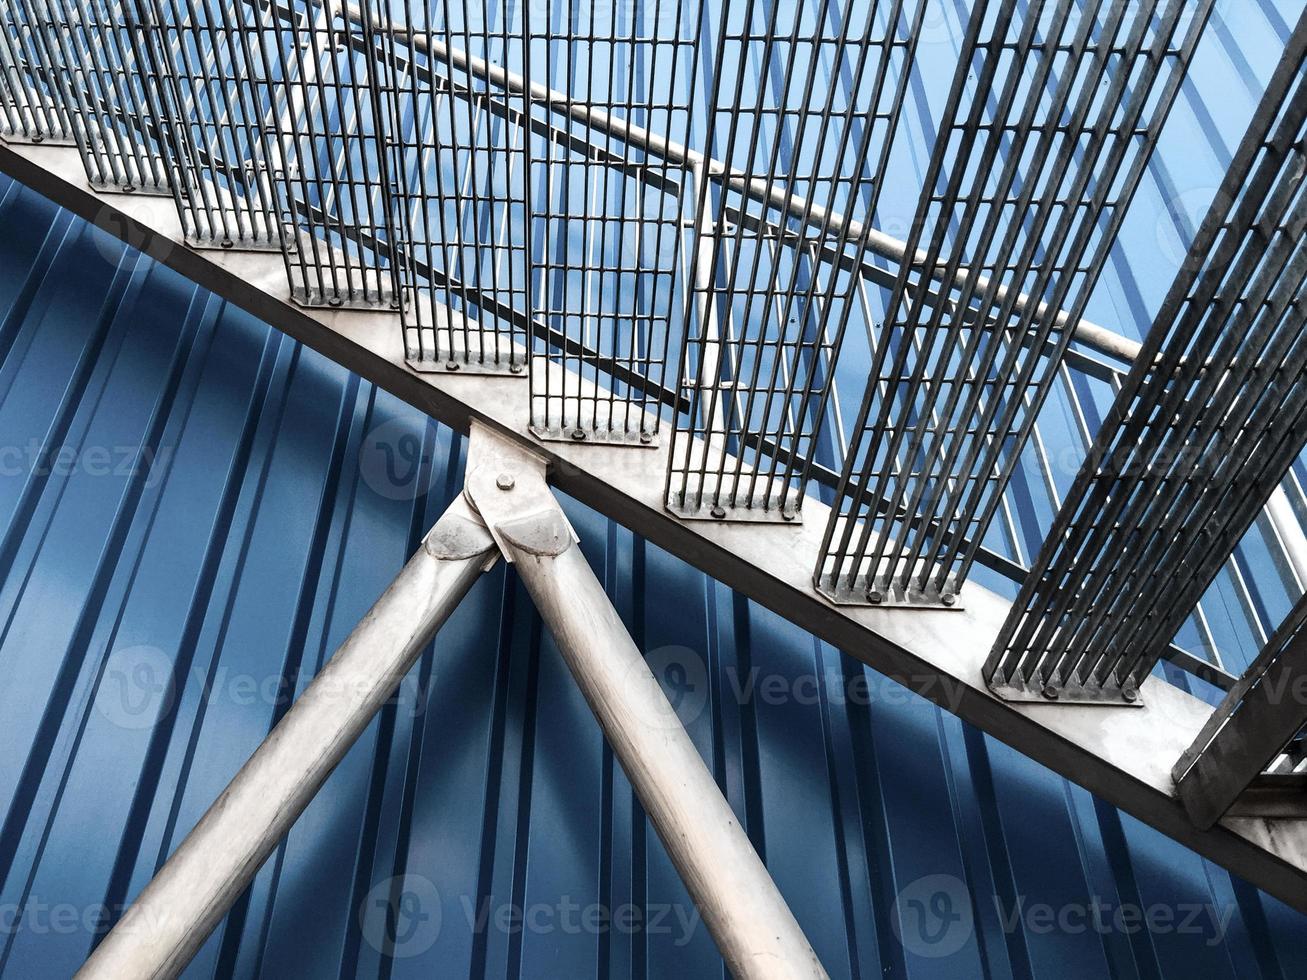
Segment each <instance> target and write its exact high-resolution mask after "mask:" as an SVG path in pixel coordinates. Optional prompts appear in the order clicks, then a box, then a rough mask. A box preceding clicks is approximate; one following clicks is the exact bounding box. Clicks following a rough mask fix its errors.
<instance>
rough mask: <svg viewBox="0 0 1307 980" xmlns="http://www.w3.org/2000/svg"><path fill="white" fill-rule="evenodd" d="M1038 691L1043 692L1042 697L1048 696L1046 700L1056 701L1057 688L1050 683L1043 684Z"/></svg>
mask: <svg viewBox="0 0 1307 980" xmlns="http://www.w3.org/2000/svg"><path fill="white" fill-rule="evenodd" d="M1040 693H1041V694H1043V695H1044V697H1046V698H1048V700H1050V701H1056V700H1057V696H1058V689H1057V688H1056V687H1055V686H1054V685H1052V684H1045V685H1044V690H1043V691H1041V692H1040Z"/></svg>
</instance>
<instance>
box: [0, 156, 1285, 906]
mask: <svg viewBox="0 0 1307 980" xmlns="http://www.w3.org/2000/svg"><path fill="white" fill-rule="evenodd" d="M0 170H3V171H4V172H5V173H8V174H9V175H10V176H12V177H14V178H15V179H17V180H19V181H21V182H23V183H25V184H26V185H28V186H29V187H31V188H33V189H35V190H36V191H38V192H40V193H43V194H45V195H46V196H47V197H49V198H50V199H52V200H53V201H55V202H56V203H58V204H60V205H62V206H64V207H66V208H68V209H69V210H71V211H73V212H74V213H76V214H78V215H80V216H82V217H84V218H86V219H88V220H90V221H93V222H95V223H96V224H97V225H98V226H99V227H101V228H102V229H104V230H105V231H107V232H109V233H110V234H113V235H115V236H117V237H118V238H120V239H122V240H124V241H126V242H128V243H129V244H131V245H133V246H135V247H137V248H139V249H141V250H143V251H145V252H146V253H148V254H149V255H151V256H153V257H154V258H156V259H158V260H159V261H160V262H162V263H164V264H165V265H167V266H169V267H170V268H173V269H175V270H176V271H178V272H179V273H181V274H182V275H185V276H187V277H189V278H190V279H191V280H193V281H194V282H197V283H199V284H200V285H202V286H204V287H206V288H208V289H210V290H212V291H214V292H215V293H216V294H218V295H219V296H221V297H223V298H225V299H226V300H228V301H229V302H231V303H233V304H234V305H236V306H239V307H240V308H242V309H244V310H246V311H248V312H249V313H251V314H253V315H254V316H257V317H259V318H260V319H262V320H264V321H265V322H267V323H269V324H271V325H272V326H274V327H276V328H278V329H280V330H282V331H283V332H285V333H286V334H288V335H289V336H291V337H294V338H295V339H297V340H300V341H302V342H303V343H305V344H307V345H308V346H310V347H312V348H314V349H315V350H318V351H320V352H321V353H323V354H325V355H326V356H328V357H330V358H332V359H333V360H335V361H337V362H338V363H339V364H341V365H343V366H344V367H346V368H348V369H349V370H352V371H354V372H356V373H358V374H359V375H361V376H362V377H364V378H366V379H367V380H369V381H371V382H373V383H375V384H377V385H379V386H380V387H382V388H384V389H385V390H387V391H389V392H391V393H393V394H394V395H396V396H397V397H399V398H401V399H403V400H404V401H406V402H408V403H409V404H411V405H413V406H415V407H417V408H419V409H420V410H422V411H425V412H427V413H428V414H430V415H432V416H433V417H435V418H436V419H438V420H440V421H441V422H443V423H445V424H447V425H449V426H451V427H452V428H454V429H456V430H458V431H460V432H467V431H468V430H469V429H470V427H471V424H472V422H473V421H476V422H480V423H482V424H485V425H486V426H488V427H490V428H492V429H494V430H495V431H497V432H499V433H501V434H503V435H505V436H507V437H509V438H510V439H514V440H517V441H518V442H520V443H522V444H523V445H530V446H533V447H534V448H535V451H536V452H538V453H540V454H541V455H542V456H544V458H545V459H546V460H547V461H548V462H549V466H550V482H551V484H552V485H553V486H554V487H555V488H556V489H558V490H560V491H562V492H564V493H567V494H569V495H570V496H572V497H574V498H575V499H577V500H578V501H579V502H581V503H582V504H584V505H586V506H588V507H592V508H594V509H595V510H597V511H598V512H600V513H602V514H604V515H605V516H607V517H609V518H611V519H613V520H615V521H618V522H619V523H621V524H622V525H624V526H625V527H627V528H629V529H630V530H631V531H633V532H634V533H636V534H639V535H641V536H643V537H644V538H646V539H647V540H648V541H650V542H651V543H652V544H654V545H656V546H657V547H660V548H662V549H664V550H666V551H668V552H669V553H671V554H673V555H676V556H677V557H679V558H681V559H682V560H684V561H687V562H689V563H691V564H693V565H695V566H697V567H698V568H700V569H702V570H703V571H704V572H706V573H707V574H710V575H712V576H713V577H714V578H716V579H717V580H718V581H720V582H722V583H723V584H724V585H726V586H728V587H729V588H733V589H736V590H738V591H739V592H741V593H742V594H744V595H746V596H748V597H749V598H751V599H753V600H754V601H756V602H758V603H760V604H762V605H764V606H766V607H767V608H769V609H772V610H774V611H775V612H776V613H777V614H778V615H781V616H784V617H785V618H787V619H789V620H790V621H791V622H793V623H795V624H796V625H798V626H800V627H802V628H804V629H806V630H809V631H810V632H812V633H813V634H814V635H815V636H817V637H818V638H820V639H822V640H824V641H826V642H828V643H830V644H832V645H834V646H836V647H838V648H839V649H841V650H843V651H844V652H845V653H846V654H848V655H850V656H852V657H855V658H857V659H858V660H860V661H862V662H863V663H866V664H868V665H870V666H871V667H873V668H874V669H876V670H877V671H879V672H880V673H882V674H884V675H886V676H888V677H890V678H892V679H894V680H896V681H898V682H899V683H902V684H903V685H905V686H907V687H908V688H910V689H911V690H913V691H915V692H917V693H918V694H920V695H922V696H923V697H926V698H928V699H929V700H931V701H933V702H935V703H936V704H938V705H940V706H941V707H943V708H945V709H947V710H949V711H951V712H953V713H955V714H957V715H958V716H960V717H961V718H963V719H964V720H966V721H968V722H969V723H971V724H974V725H976V726H977V727H978V728H980V729H982V730H983V731H985V732H987V733H989V734H991V735H993V736H994V737H996V738H998V739H1000V740H1002V741H1003V742H1006V743H1007V744H1009V745H1011V746H1013V747H1014V748H1016V749H1017V750H1018V751H1021V752H1023V753H1025V754H1026V755H1028V756H1030V757H1031V758H1032V759H1034V760H1036V761H1038V762H1039V763H1041V764H1043V765H1045V766H1047V767H1049V768H1050V769H1052V770H1054V771H1055V772H1057V773H1060V774H1061V775H1063V776H1065V777H1067V778H1068V779H1071V780H1073V781H1074V782H1076V783H1078V784H1079V785H1081V786H1084V787H1085V788H1086V789H1088V790H1090V791H1091V792H1094V793H1097V794H1098V795H1099V796H1101V797H1102V798H1103V799H1104V800H1106V801H1107V802H1108V803H1110V804H1112V805H1113V806H1117V807H1120V808H1121V809H1123V810H1125V811H1127V812H1128V813H1130V814H1132V815H1134V816H1135V817H1137V818H1139V819H1140V820H1143V821H1144V822H1146V823H1148V824H1150V825H1152V826H1153V827H1155V828H1157V829H1158V830H1160V831H1162V832H1163V833H1165V834H1168V835H1169V836H1171V837H1173V838H1175V839H1176V840H1178V841H1179V842H1181V843H1182V844H1184V845H1186V846H1188V847H1191V848H1193V849H1194V850H1196V851H1198V852H1199V853H1201V854H1203V855H1204V856H1206V857H1208V858H1210V859H1211V860H1213V861H1216V862H1218V863H1220V864H1222V865H1224V866H1225V867H1227V868H1229V869H1231V870H1232V871H1234V872H1236V873H1238V874H1239V875H1241V876H1243V877H1244V878H1246V879H1248V880H1249V881H1250V882H1252V883H1253V884H1255V885H1256V886H1258V887H1260V888H1263V889H1265V890H1266V891H1268V892H1270V893H1272V894H1274V895H1276V896H1277V897H1279V898H1280V899H1282V900H1284V901H1286V902H1288V903H1289V904H1291V905H1293V906H1295V907H1296V908H1298V909H1300V910H1302V911H1304V912H1307V819H1303V818H1299V817H1293V818H1274V819H1272V818H1264V817H1235V816H1226V817H1225V818H1223V819H1222V820H1221V821H1219V822H1218V823H1217V824H1215V825H1214V826H1213V827H1212V828H1210V829H1208V830H1200V829H1198V828H1196V827H1195V826H1194V825H1193V823H1192V821H1191V820H1190V819H1189V817H1188V815H1187V814H1186V813H1185V810H1184V807H1183V806H1182V804H1181V803H1180V801H1179V799H1178V798H1177V796H1176V794H1175V787H1174V784H1173V782H1172V779H1171V772H1170V769H1171V765H1172V764H1173V763H1174V762H1175V760H1176V759H1178V758H1179V757H1180V755H1181V754H1182V753H1183V752H1184V751H1185V749H1187V748H1188V747H1189V745H1190V744H1191V743H1192V742H1193V740H1194V738H1195V737H1196V736H1197V735H1198V733H1199V732H1200V731H1201V729H1202V727H1203V725H1204V724H1205V722H1206V721H1207V719H1208V717H1209V716H1210V714H1211V708H1210V706H1208V705H1207V704H1205V703H1204V702H1202V701H1200V700H1199V699H1198V698H1195V697H1193V696H1191V695H1189V694H1187V693H1185V692H1184V691H1181V690H1180V689H1178V688H1176V687H1173V686H1171V685H1169V684H1167V683H1165V682H1163V681H1160V680H1158V679H1156V678H1150V679H1148V680H1147V681H1146V682H1145V685H1146V686H1145V694H1146V696H1147V697H1146V701H1147V703H1146V705H1145V706H1144V707H1142V708H1126V707H1110V706H1109V707H1103V708H1101V709H1096V710H1095V711H1092V712H1085V711H1076V710H1069V711H1068V710H1065V709H1064V707H1063V706H1059V705H1048V704H1023V703H1009V702H1006V701H1003V700H1001V699H1000V698H998V697H996V696H995V695H994V694H993V693H992V692H991V691H989V689H988V688H987V687H986V685H985V681H984V678H983V677H982V675H981V668H982V666H983V664H984V661H985V657H986V655H987V654H988V652H989V649H990V647H991V646H992V645H993V643H994V641H995V640H996V638H997V637H998V633H999V629H1000V627H1001V626H1002V623H1003V621H1004V619H1005V618H1006V617H1007V614H1008V611H1009V609H1010V603H1008V602H1007V601H1006V600H1005V599H1003V598H1002V597H1000V596H998V595H996V594H994V593H992V592H990V591H988V590H987V589H984V588H982V587H980V586H979V585H976V584H974V583H973V584H972V585H971V586H970V587H969V588H968V599H967V607H966V609H965V610H964V611H962V612H952V611H948V612H946V611H942V610H920V611H918V612H916V613H914V614H912V615H904V614H903V613H902V612H900V611H896V610H892V609H877V608H875V607H861V606H843V607H837V606H834V605H832V604H831V603H829V602H827V601H826V600H825V599H823V598H822V597H821V596H820V595H818V594H817V592H816V591H815V590H814V589H813V588H812V581H811V569H812V568H813V567H814V565H815V562H816V559H817V555H818V553H819V548H820V544H821V528H822V526H823V524H824V522H825V518H826V517H827V516H828V513H829V509H828V508H826V507H825V505H824V504H822V503H821V502H820V501H818V500H811V501H808V502H807V503H806V504H805V513H808V514H810V515H811V518H810V519H809V520H806V521H805V522H804V523H802V524H799V525H794V524H763V525H726V524H718V523H708V522H703V521H694V522H688V521H681V520H679V519H677V518H676V517H674V516H673V515H671V514H669V513H668V512H667V510H666V508H665V507H664V496H663V489H664V475H665V473H666V466H667V456H666V450H665V449H664V448H662V447H659V448H655V449H639V450H632V449H628V448H626V447H620V446H603V445H598V444H576V443H558V442H551V443H540V442H538V441H536V440H535V439H534V438H533V437H532V436H531V435H530V434H529V421H530V420H529V412H528V407H527V404H526V399H524V398H523V397H522V394H521V388H520V387H519V386H518V385H517V384H516V382H515V381H514V380H513V379H511V378H504V377H470V376H462V375H459V374H439V375H432V374H419V373H417V372H415V371H413V370H412V369H411V368H409V367H408V366H407V365H406V363H405V358H404V349H403V338H402V335H401V332H400V322H399V316H398V314H390V313H381V312H377V313H370V312H357V311H349V310H339V311H331V310H307V309H304V308H302V307H299V306H297V305H296V304H294V303H293V302H291V300H290V296H289V293H288V290H287V285H286V276H285V270H284V268H283V267H282V262H281V259H280V257H278V256H275V255H269V254H267V253H255V252H213V251H206V252H198V251H195V250H193V249H191V248H189V247H187V246H186V245H185V243H184V241H183V237H182V228H181V224H180V221H179V220H178V217H177V212H176V208H175V207H174V206H173V203H172V201H170V200H163V199H157V198H141V197H138V198H124V197H123V196H121V195H117V196H114V195H102V194H99V193H97V192H95V191H94V190H92V189H91V188H89V187H88V186H87V184H86V179H85V174H84V172H83V170H82V166H81V161H80V160H79V159H78V156H77V153H76V151H75V150H71V149H68V148H61V147H54V146H26V145H11V146H0Z"/></svg>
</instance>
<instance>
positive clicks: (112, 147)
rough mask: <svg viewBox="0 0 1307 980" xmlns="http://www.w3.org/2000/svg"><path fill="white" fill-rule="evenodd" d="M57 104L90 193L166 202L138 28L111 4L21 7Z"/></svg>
mask: <svg viewBox="0 0 1307 980" xmlns="http://www.w3.org/2000/svg"><path fill="white" fill-rule="evenodd" d="M20 2H21V5H22V8H23V10H24V12H25V13H26V15H27V16H28V17H30V18H31V20H30V21H29V26H30V27H31V28H32V29H33V33H34V34H36V35H39V36H40V38H41V41H40V44H39V48H38V51H39V53H40V55H41V56H42V57H43V58H44V59H45V62H44V63H45V65H46V67H47V68H48V69H49V71H50V73H51V74H53V75H54V76H55V77H56V78H57V79H58V83H59V87H60V98H61V101H62V102H63V105H64V106H65V107H66V109H67V111H68V113H69V115H70V117H71V118H72V120H73V133H74V134H75V136H76V138H77V146H78V149H79V150H80V151H81V154H82V160H83V162H84V163H85V165H86V174H87V179H88V180H89V181H90V182H91V184H92V186H95V187H99V188H102V189H104V190H110V191H113V190H116V191H122V192H124V193H132V192H137V193H143V194H162V195H167V194H171V193H172V191H171V189H170V188H169V184H168V173H167V169H168V168H167V166H166V164H165V163H164V156H163V147H162V146H161V145H160V143H159V131H158V127H157V124H153V121H154V120H155V118H156V116H157V113H156V112H155V111H154V107H153V105H152V102H151V99H152V92H151V87H150V86H149V84H147V82H148V79H149V76H150V72H149V70H148V67H147V65H148V63H147V61H146V59H145V55H144V52H143V51H142V50H141V42H142V39H143V31H142V24H141V22H140V19H139V18H138V17H137V16H136V13H135V11H134V8H133V7H132V6H131V5H125V4H122V3H117V2H114V0H20Z"/></svg>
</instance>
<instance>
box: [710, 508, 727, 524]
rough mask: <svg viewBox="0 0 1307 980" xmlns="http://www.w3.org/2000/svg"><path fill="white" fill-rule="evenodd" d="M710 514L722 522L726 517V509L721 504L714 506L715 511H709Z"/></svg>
mask: <svg viewBox="0 0 1307 980" xmlns="http://www.w3.org/2000/svg"><path fill="white" fill-rule="evenodd" d="M708 513H710V514H712V516H713V517H715V518H717V519H718V520H719V521H720V520H721V519H722V518H724V517H725V516H726V508H725V507H723V506H722V505H721V504H714V505H713V509H712V510H710V511H708Z"/></svg>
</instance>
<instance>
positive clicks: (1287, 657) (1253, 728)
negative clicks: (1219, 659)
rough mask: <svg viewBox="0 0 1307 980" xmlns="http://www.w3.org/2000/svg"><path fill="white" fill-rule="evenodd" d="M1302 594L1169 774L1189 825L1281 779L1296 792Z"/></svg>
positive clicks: (1303, 654) (1306, 638)
mask: <svg viewBox="0 0 1307 980" xmlns="http://www.w3.org/2000/svg"><path fill="white" fill-rule="evenodd" d="M1305 661H1307V596H1304V598H1302V599H1300V600H1299V601H1298V602H1297V604H1296V605H1295V606H1294V608H1293V609H1292V610H1291V611H1290V613H1289V615H1288V617H1287V618H1286V619H1285V621H1284V622H1283V623H1281V624H1280V627H1279V629H1277V630H1276V631H1275V633H1274V634H1273V635H1272V636H1271V638H1270V639H1269V640H1268V641H1267V643H1266V646H1265V647H1264V648H1263V649H1262V651H1261V653H1260V654H1258V656H1257V659H1256V660H1255V661H1253V663H1252V664H1251V665H1250V666H1249V668H1248V670H1247V671H1245V672H1244V675H1243V676H1242V677H1240V678H1239V681H1238V683H1237V684H1235V686H1234V687H1233V688H1231V689H1230V690H1229V691H1228V692H1226V696H1225V698H1224V699H1222V701H1221V703H1220V704H1219V705H1218V706H1217V708H1216V710H1215V711H1213V712H1212V715H1211V717H1210V718H1209V719H1208V721H1207V723H1206V724H1205V725H1204V726H1203V729H1202V731H1201V732H1199V734H1198V737H1197V738H1195V739H1194V742H1193V744H1192V745H1191V746H1190V747H1189V748H1188V749H1187V750H1186V751H1185V752H1184V754H1183V755H1181V756H1180V758H1179V759H1178V760H1176V763H1175V765H1174V767H1173V768H1172V770H1171V774H1172V776H1173V778H1174V779H1175V784H1176V792H1177V794H1178V795H1179V797H1180V799H1181V800H1183V801H1184V804H1185V809H1186V810H1188V811H1189V813H1190V815H1191V816H1192V817H1193V820H1194V822H1195V823H1197V824H1198V825H1199V826H1204V827H1210V826H1211V825H1212V824H1214V823H1215V822H1216V821H1217V820H1219V819H1221V817H1223V816H1224V815H1225V814H1226V813H1227V812H1229V810H1230V809H1231V807H1233V806H1235V805H1236V804H1237V803H1238V802H1239V800H1240V798H1241V797H1242V796H1243V795H1244V794H1245V793H1247V792H1248V791H1249V790H1250V789H1252V790H1253V791H1254V792H1257V791H1260V790H1262V789H1263V788H1266V787H1275V786H1277V784H1279V785H1283V784H1285V783H1286V782H1287V783H1288V786H1289V787H1290V788H1291V791H1292V792H1297V793H1301V792H1302V790H1303V788H1304V787H1303V774H1304V773H1305V772H1307V751H1305V750H1307V729H1305V728H1304V725H1307V704H1304V703H1303V702H1302V700H1301V693H1302V687H1301V684H1302V678H1303V677H1305V676H1307V664H1305Z"/></svg>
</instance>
